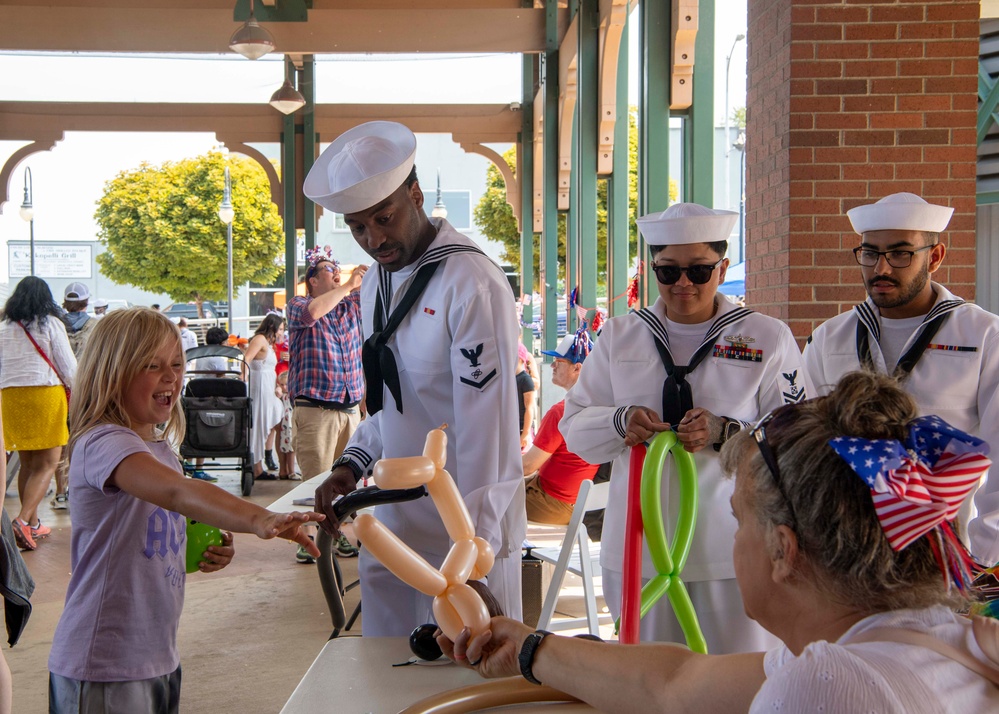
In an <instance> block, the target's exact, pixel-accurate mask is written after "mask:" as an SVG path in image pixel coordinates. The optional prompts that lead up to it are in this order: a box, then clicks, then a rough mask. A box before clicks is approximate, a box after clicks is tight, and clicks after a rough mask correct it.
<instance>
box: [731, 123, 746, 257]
mask: <svg viewBox="0 0 999 714" xmlns="http://www.w3.org/2000/svg"><path fill="white" fill-rule="evenodd" d="M732 148H733V149H735V150H736V151H738V152H739V262H740V263H742V262H744V261H745V260H746V256H745V250H746V132H744V131H742V132H739V137H738V138H737V139H736V140H735V143H734V144H732Z"/></svg>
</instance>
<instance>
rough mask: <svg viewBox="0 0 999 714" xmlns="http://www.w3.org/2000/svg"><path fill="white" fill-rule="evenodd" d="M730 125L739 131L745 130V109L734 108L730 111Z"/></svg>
mask: <svg viewBox="0 0 999 714" xmlns="http://www.w3.org/2000/svg"><path fill="white" fill-rule="evenodd" d="M732 124H734V125H735V126H736V127H738V128H739V130H740V131H741V130H744V129H745V128H746V107H736V108H735V109H733V110H732Z"/></svg>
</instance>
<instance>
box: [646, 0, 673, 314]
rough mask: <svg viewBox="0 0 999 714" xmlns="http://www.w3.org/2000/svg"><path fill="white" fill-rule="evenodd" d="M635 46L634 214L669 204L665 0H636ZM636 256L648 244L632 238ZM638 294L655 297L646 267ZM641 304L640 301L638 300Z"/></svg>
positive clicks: (668, 25)
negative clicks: (638, 28) (637, 35)
mask: <svg viewBox="0 0 999 714" xmlns="http://www.w3.org/2000/svg"><path fill="white" fill-rule="evenodd" d="M639 13H640V18H641V20H640V21H641V33H640V40H639V50H638V71H639V87H641V90H640V91H639V98H638V215H639V216H644V215H646V214H648V213H653V212H656V211H664V210H666V208H668V206H669V94H670V89H669V88H670V59H669V48H670V37H671V31H670V28H671V21H672V18H671V13H672V7H671V3H670V2H668V0H641V2H640V4H639ZM638 257H639V259H640V260H643V261H645V263H646V266H647V265H648V263H649V249H648V246H647V245H646V244H645V240H644V239H643V238H642V237H641V236H639V238H638ZM639 295H642V296H644V297H645V301H646V302H647V303H652V302H654V301H655V300H656V298H657V297H658V296H659V291H658V289H657V288H656V284H655V275H653V274H652V271H651V270H649V269H648V268H646V270H645V272H644V273H643V274H642V276H641V277H640V278H639ZM643 304H645V303H643Z"/></svg>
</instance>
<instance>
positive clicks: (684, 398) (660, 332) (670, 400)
mask: <svg viewBox="0 0 999 714" xmlns="http://www.w3.org/2000/svg"><path fill="white" fill-rule="evenodd" d="M633 312H634V313H635V314H636V315H637V316H638V317H639V318H640V319H641V320H642V322H644V323H645V325H646V326H647V327H648V328H649V330H650V331H651V332H652V338H653V340H654V341H655V343H656V349H657V350H658V351H659V358H660V359H661V360H662V363H663V367H665V368H666V381H665V382H663V412H662V419H663V421H664V422H666V423H667V424H670V425H671V426H673V427H674V428H676V425H677V424H679V423H680V420H681V419H683V417H684V415H685V414H686V413H687V412H688V411H690V410H691V409H693V408H694V395H693V393H692V392H691V390H690V384H689V383H688V382H687V375H688V374H690V373H691V372H693V371H694V369H695V368H696V367H697V365H699V364H700V363H701V362H702V361H703V360H704V358H705V357H707V356H708V355H709V354H710V353H711V351H712V348H713V347H714V343H715V339H716V338H717V337H718V335H720V334H721V333H722V331H723V330H725V329H727V328H729V327H731V326H732V325H733V324H734V323H736V322H738V321H739V320H742V319H743V318H745V317H746V316H748V315H751V314H753V311H752V310H748V309H746V308H744V307H737V308H735V309H734V310H730V311H728V312H726V313H724V314H722V315H719V316H718V318H717V319H715V321H714V322H713V323H711V327H709V328H708V332H707V334H705V335H704V340H703V341H702V342H701V344H700V346H699V347H698V348H697V350H695V351H694V354H693V356H692V357H691V358H690V362H689V363H688V364H685V365H680V366H677V365H676V364H675V363H674V361H673V355H672V354H671V353H670V351H669V334H668V333H667V332H666V328H665V327H664V326H663V324H662V323H661V322H660V321H659V318H658V317H657V316H656V314H655V313H654V312H652V310H651V309H649V308H647V307H646V308H642V309H641V310H638V311H633Z"/></svg>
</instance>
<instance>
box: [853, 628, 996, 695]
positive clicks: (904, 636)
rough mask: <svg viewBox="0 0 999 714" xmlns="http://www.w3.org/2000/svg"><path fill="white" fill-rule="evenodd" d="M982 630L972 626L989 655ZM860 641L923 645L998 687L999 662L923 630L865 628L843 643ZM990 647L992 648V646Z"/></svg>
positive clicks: (983, 648) (992, 634)
mask: <svg viewBox="0 0 999 714" xmlns="http://www.w3.org/2000/svg"><path fill="white" fill-rule="evenodd" d="M978 619H981V618H973V620H978ZM976 624H977V623H976ZM983 632H986V628H981V627H977V626H976V627H975V628H974V633H975V638H976V641H978V642H979V647H982V651H983V652H985V653H986V654H987V655H988V656H990V657H991V654H990V650H989V649H988V648H987V646H982V645H983V643H982V642H981V638H983V637H985V636H986V635H983V634H982V633H983ZM988 636H990V637H991V636H994V633H988ZM862 642H900V643H902V644H906V645H915V646H916V647H925V648H926V649H930V650H933V651H934V652H936V653H938V654H941V655H943V656H944V657H947V658H948V659H952V660H954V661H955V662H957V663H958V664H960V665H963V666H964V667H966V668H968V669H969V670H971V671H972V672H974V673H975V674H977V675H979V676H980V677H984V678H985V679H986V680H988V681H989V682H991V683H992V684H994V685H996V686H997V687H999V662H997V663H995V664H992V665H989V664H986V663H985V662H982V661H981V660H979V659H976V658H975V657H973V656H972V655H971V653H969V652H966V651H964V650H960V649H958V648H957V647H954V646H953V645H949V644H947V643H946V642H943V641H941V640H938V639H937V638H936V637H934V636H933V635H930V634H927V633H925V632H917V631H916V630H904V629H898V628H894V627H881V628H875V629H873V630H867V631H866V632H863V633H861V634H859V635H857V636H855V637H851V638H850V639H849V640H848V641H847V642H845V643H844V644H854V643H862ZM992 649H994V647H993V648H992Z"/></svg>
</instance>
